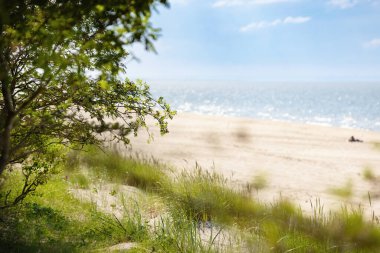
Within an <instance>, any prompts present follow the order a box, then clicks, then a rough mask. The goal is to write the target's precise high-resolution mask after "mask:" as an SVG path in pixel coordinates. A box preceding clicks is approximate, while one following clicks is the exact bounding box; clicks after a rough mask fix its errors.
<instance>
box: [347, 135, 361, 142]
mask: <svg viewBox="0 0 380 253" xmlns="http://www.w3.org/2000/svg"><path fill="white" fill-rule="evenodd" d="M348 141H349V142H363V141H362V140H359V139H355V137H354V136H351V138H350V139H348Z"/></svg>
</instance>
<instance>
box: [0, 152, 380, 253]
mask: <svg viewBox="0 0 380 253" xmlns="http://www.w3.org/2000/svg"><path fill="white" fill-rule="evenodd" d="M7 177H8V178H7V180H6V181H4V183H3V185H2V186H1V191H2V192H3V193H4V192H7V191H8V190H9V189H17V187H18V186H19V184H20V183H19V180H20V175H19V174H18V172H17V170H15V171H13V172H12V173H11V174H10V175H7ZM256 181H257V180H256ZM261 181H263V180H261ZM261 181H260V182H261ZM108 184H111V185H112V187H113V188H112V190H109V189H108V188H106V187H105V185H108ZM123 185H129V186H133V187H136V188H138V189H140V191H141V194H142V195H138V194H134V195H133V194H132V195H131V193H130V192H125V189H124V188H122V187H118V186H123ZM260 188H261V184H260V187H258V186H257V187H256V186H254V187H241V189H237V188H236V187H235V188H232V187H231V184H230V182H229V181H228V180H227V179H225V178H224V177H223V176H221V175H219V174H217V173H213V172H208V171H205V170H202V169H201V168H200V167H198V166H197V167H196V168H195V169H194V170H192V171H183V172H181V173H172V172H171V171H169V170H167V169H166V168H165V167H164V166H162V165H161V164H159V163H158V162H157V161H154V160H152V159H144V158H132V157H127V158H126V157H122V156H121V155H120V154H118V153H115V152H107V153H103V152H100V151H97V150H95V149H91V150H89V151H88V152H82V153H71V154H70V155H69V156H68V158H67V163H66V165H65V168H62V172H61V173H59V174H57V175H55V176H54V177H53V179H52V180H50V181H49V183H48V184H46V185H44V186H42V187H40V188H39V189H38V191H37V193H36V194H34V195H33V196H30V197H28V198H27V199H26V200H25V201H24V202H23V203H22V204H21V205H19V206H16V207H14V208H11V209H5V210H2V211H1V213H0V224H1V226H0V251H1V252H89V251H94V250H97V251H98V252H107V251H110V250H107V249H109V247H110V246H112V245H115V244H118V243H122V242H124V243H125V242H133V243H136V244H133V248H132V249H130V250H129V251H128V252H380V228H379V226H378V224H377V223H376V222H375V221H369V220H366V219H365V218H364V216H363V213H362V211H361V210H360V209H347V208H342V210H341V212H338V213H328V214H326V213H324V211H323V208H322V207H321V206H320V205H318V203H316V204H315V205H314V206H313V211H314V212H313V215H311V216H308V215H305V214H303V213H302V212H301V210H300V209H299V208H297V207H296V206H295V205H294V204H292V203H290V202H289V201H287V200H286V199H279V200H278V201H276V202H275V203H271V204H264V203H260V202H258V201H256V200H255V199H254V198H253V197H252V196H253V195H252V194H251V191H252V189H255V190H256V191H257V190H259V189H260ZM105 189H107V192H106V196H108V197H104V198H110V199H112V200H113V201H115V202H113V204H112V205H111V206H110V208H109V211H107V212H105V211H104V210H102V209H100V208H99V207H98V203H99V199H97V197H96V196H100V195H99V193H100V192H101V191H104V190H105ZM75 192H81V193H86V194H89V196H92V198H93V199H91V201H85V200H83V199H82V200H80V199H78V198H76V197H74V196H76V195H75V194H74V193H75ZM102 196H103V195H102ZM126 196H129V197H126ZM131 196H132V197H131ZM142 196H148V197H147V198H148V201H146V200H144V199H143V198H144V197H142ZM127 198H130V199H129V200H128V199H127ZM118 206H121V215H119V216H118V215H115V213H113V210H116V208H117V207H118ZM121 251H122V250H121ZM125 251H127V250H125Z"/></svg>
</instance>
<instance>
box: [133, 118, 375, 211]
mask: <svg viewBox="0 0 380 253" xmlns="http://www.w3.org/2000/svg"><path fill="white" fill-rule="evenodd" d="M150 130H151V131H152V133H153V134H154V141H152V142H151V143H150V144H148V143H147V139H148V136H147V134H146V133H145V132H140V133H139V136H138V137H137V138H131V144H132V151H133V152H138V153H141V154H143V155H145V156H153V157H154V158H156V159H159V160H160V161H162V162H164V163H166V164H170V165H172V166H174V167H175V168H177V169H180V170H181V169H194V167H195V164H196V163H197V164H199V165H200V166H201V167H202V168H203V169H208V170H210V169H211V170H215V171H216V172H218V173H221V174H223V175H224V176H225V177H227V178H230V179H232V181H233V183H236V184H238V185H245V184H247V183H252V181H253V180H254V178H255V177H258V176H261V177H265V179H266V181H267V182H268V185H267V187H266V188H265V189H262V190H259V191H258V193H257V194H256V193H255V194H254V197H256V198H259V199H260V200H263V201H271V200H273V199H276V198H278V197H279V196H282V197H285V198H288V199H289V200H291V201H292V202H294V203H296V204H299V205H300V207H301V208H302V209H303V210H305V211H306V212H307V211H308V209H309V210H310V205H311V202H312V203H315V202H317V201H320V203H321V205H322V206H323V207H325V208H326V210H337V209H339V208H340V207H341V206H342V204H348V205H352V206H354V207H356V206H359V205H360V206H361V207H363V208H364V209H365V211H366V212H370V213H372V211H374V212H375V215H376V214H377V215H380V189H378V188H379V187H378V184H379V183H380V182H377V181H378V180H372V181H370V180H367V179H365V178H364V174H365V170H366V169H368V170H371V172H372V173H373V174H374V175H375V177H378V176H380V150H376V149H375V145H374V144H373V143H380V133H379V132H373V131H368V130H359V129H346V128H337V127H328V126H316V125H309V124H304V123H290V122H283V121H272V120H259V119H251V118H241V117H240V118H239V117H230V116H209V115H199V114H191V113H180V114H178V115H177V116H175V118H174V120H173V121H170V122H169V131H170V133H169V134H167V135H165V136H160V135H159V131H158V129H157V128H156V127H154V126H151V127H150ZM351 136H355V138H358V139H361V140H364V143H350V142H348V139H349V138H350V137H351ZM338 190H339V191H341V192H342V191H344V190H346V191H351V192H352V193H351V194H350V195H351V196H349V197H347V198H345V199H343V198H341V197H338V196H337V194H332V192H333V191H337V192H339V191H338ZM368 193H369V194H371V197H372V203H371V206H370V205H369V201H368Z"/></svg>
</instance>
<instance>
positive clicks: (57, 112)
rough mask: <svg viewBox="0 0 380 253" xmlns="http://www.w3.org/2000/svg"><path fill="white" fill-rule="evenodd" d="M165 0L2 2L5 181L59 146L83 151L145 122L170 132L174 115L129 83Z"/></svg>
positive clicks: (0, 147)
mask: <svg viewBox="0 0 380 253" xmlns="http://www.w3.org/2000/svg"><path fill="white" fill-rule="evenodd" d="M159 4H163V5H168V4H167V1H166V0H141V1H124V0H112V1H100V0H83V1H76V0H65V1H63V0H57V1H52V0H28V1H24V0H14V1H5V0H0V34H1V37H0V83H1V92H0V175H1V174H3V171H4V170H5V169H6V168H7V167H8V168H10V167H11V166H12V165H14V164H21V165H22V166H31V164H33V163H34V162H33V160H34V159H33V158H31V157H37V156H38V157H39V158H42V159H44V161H45V162H47V163H49V162H50V163H52V162H55V159H53V160H48V159H45V158H43V156H45V154H47V153H49V148H50V147H51V146H54V145H58V146H67V147H70V148H81V147H82V146H83V145H85V144H96V145H101V143H102V141H104V140H106V139H112V140H117V141H121V142H123V143H125V144H128V143H129V135H130V134H135V135H136V134H137V131H138V129H140V128H141V127H146V123H145V122H146V118H147V117H152V118H154V120H155V121H157V123H158V125H159V127H160V130H161V133H162V134H164V133H166V132H167V131H168V129H167V121H166V120H167V119H168V118H172V116H173V114H174V113H173V112H172V111H171V109H170V107H169V105H168V104H166V103H165V101H164V100H163V98H158V99H155V98H153V97H152V95H151V93H150V91H149V87H148V85H147V84H146V83H144V82H143V81H139V80H138V81H136V82H132V81H130V80H129V79H128V78H126V77H125V76H126V74H127V73H126V68H125V66H124V62H125V59H126V58H127V57H128V56H129V55H130V54H129V52H128V49H127V46H128V45H131V44H134V43H142V44H143V45H144V46H145V48H146V49H147V50H154V47H153V44H152V42H153V41H154V40H156V39H157V38H158V35H159V29H156V28H154V27H153V26H152V24H151V23H150V17H151V14H152V11H153V10H154V9H155V8H156V7H157V6H158V5H159Z"/></svg>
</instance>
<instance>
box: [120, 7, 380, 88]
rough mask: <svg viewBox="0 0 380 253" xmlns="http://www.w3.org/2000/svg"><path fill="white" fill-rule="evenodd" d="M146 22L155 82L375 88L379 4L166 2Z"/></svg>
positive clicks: (137, 72) (132, 66)
mask: <svg viewBox="0 0 380 253" xmlns="http://www.w3.org/2000/svg"><path fill="white" fill-rule="evenodd" d="M170 3H171V7H170V8H169V9H166V8H159V9H158V13H155V14H154V15H153V17H152V23H153V25H154V26H155V27H160V28H161V29H162V31H161V37H160V38H159V40H158V41H157V42H156V43H155V47H156V50H157V54H154V53H147V52H145V51H144V50H143V49H142V47H141V46H133V48H132V52H133V54H134V55H136V56H137V57H138V58H139V59H140V61H139V62H137V61H131V62H129V63H128V64H127V75H128V76H129V77H131V78H132V79H136V78H141V79H144V80H155V81H189V80H190V81H200V80H203V81H204V80H206V81H207V80H214V81H223V80H226V81H268V82H279V81H284V82H303V81H309V82H372V81H375V82H380V0H171V1H170Z"/></svg>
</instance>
